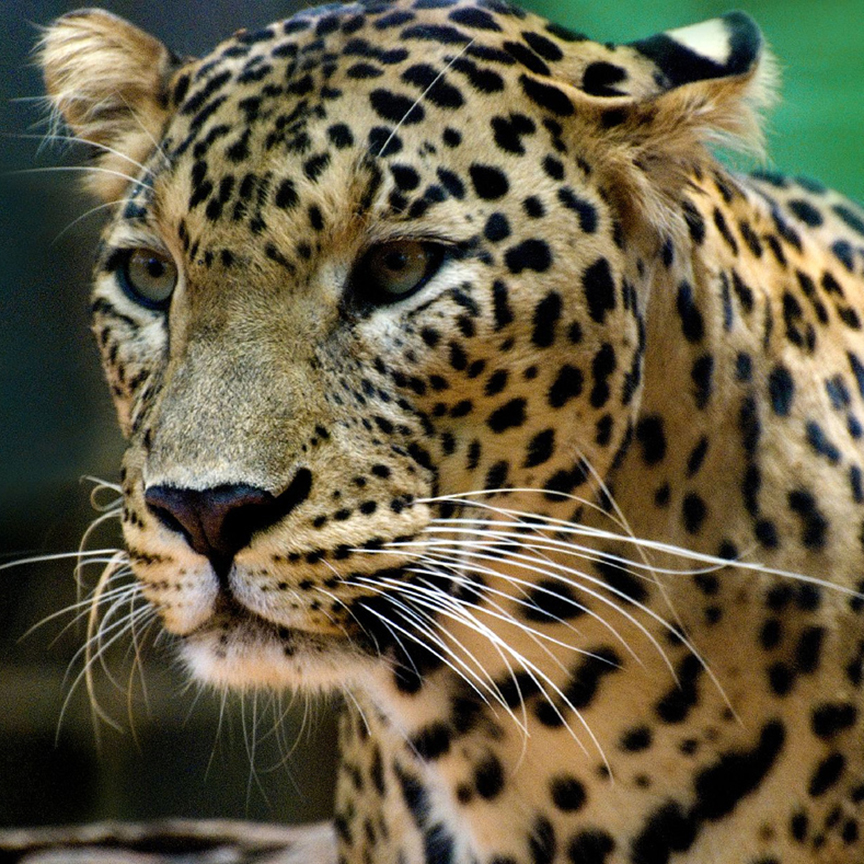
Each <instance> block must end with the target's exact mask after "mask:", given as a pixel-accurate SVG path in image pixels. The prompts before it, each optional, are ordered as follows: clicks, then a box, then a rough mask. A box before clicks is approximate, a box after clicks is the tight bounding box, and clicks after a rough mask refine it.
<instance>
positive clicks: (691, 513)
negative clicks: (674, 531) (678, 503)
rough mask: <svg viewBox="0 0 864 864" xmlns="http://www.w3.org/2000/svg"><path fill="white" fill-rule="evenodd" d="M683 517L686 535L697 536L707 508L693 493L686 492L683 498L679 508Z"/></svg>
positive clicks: (706, 513)
mask: <svg viewBox="0 0 864 864" xmlns="http://www.w3.org/2000/svg"><path fill="white" fill-rule="evenodd" d="M681 514H682V516H683V517H684V528H685V530H686V531H687V533H688V534H698V533H699V531H700V530H701V528H702V524H703V522H704V521H705V517H706V516H707V515H708V506H707V505H706V504H705V502H704V501H703V500H702V498H701V497H700V496H699V495H697V494H696V493H695V492H688V493H687V494H686V495H685V496H684V501H683V504H682V508H681Z"/></svg>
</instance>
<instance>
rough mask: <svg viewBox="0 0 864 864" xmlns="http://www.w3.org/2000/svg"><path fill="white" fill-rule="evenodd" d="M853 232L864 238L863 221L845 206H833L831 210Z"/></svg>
mask: <svg viewBox="0 0 864 864" xmlns="http://www.w3.org/2000/svg"><path fill="white" fill-rule="evenodd" d="M831 209H832V210H833V211H834V212H835V213H836V214H837V215H838V216H839V217H840V218H841V219H842V220H843V221H844V222H845V223H846V224H847V225H848V226H849V227H850V228H851V229H852V230H853V231H855V232H856V233H858V234H860V235H861V236H862V237H864V219H862V218H861V216H859V215H858V214H857V213H855V212H854V211H853V210H852V209H851V208H850V207H847V206H846V205H845V204H835V205H834V206H833V207H832V208H831Z"/></svg>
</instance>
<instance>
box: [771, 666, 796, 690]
mask: <svg viewBox="0 0 864 864" xmlns="http://www.w3.org/2000/svg"><path fill="white" fill-rule="evenodd" d="M794 684H795V673H794V672H792V670H791V669H790V668H789V667H788V666H787V665H786V664H785V663H773V664H772V665H771V666H769V667H768V686H769V687H770V688H771V691H772V692H773V693H776V694H777V695H778V696H786V695H788V694H789V693H790V692H791V690H792V686H793V685H794Z"/></svg>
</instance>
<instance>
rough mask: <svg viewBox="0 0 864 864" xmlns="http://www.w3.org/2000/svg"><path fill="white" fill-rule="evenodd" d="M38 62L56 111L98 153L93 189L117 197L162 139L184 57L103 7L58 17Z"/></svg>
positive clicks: (91, 179)
mask: <svg viewBox="0 0 864 864" xmlns="http://www.w3.org/2000/svg"><path fill="white" fill-rule="evenodd" d="M38 59H39V63H40V65H41V67H42V71H43V74H44V77H45V85H46V89H47V93H48V98H49V100H50V102H51V105H52V108H53V110H54V112H55V116H57V117H62V118H63V119H65V121H66V122H67V123H68V124H69V126H70V127H71V129H72V131H73V132H74V134H75V135H76V136H77V137H78V138H80V139H82V140H84V141H87V142H89V143H90V144H92V145H93V147H94V150H95V151H96V153H95V156H96V160H95V161H96V165H95V170H94V171H93V172H92V173H90V174H89V175H88V180H87V186H88V187H89V189H90V190H91V191H93V192H95V193H96V194H98V195H99V196H100V197H101V198H103V199H104V200H106V201H107V200H112V199H113V198H115V197H117V196H119V195H120V194H122V191H123V189H124V188H125V187H126V185H127V184H128V182H129V178H130V177H132V176H134V175H135V174H136V173H137V172H138V169H137V165H136V163H141V162H142V161H143V160H144V159H145V158H146V156H147V155H148V154H149V153H150V152H151V151H152V150H153V149H154V147H155V146H156V142H157V141H158V140H159V138H160V137H161V130H162V127H163V124H164V122H165V119H166V117H167V115H168V98H167V93H168V90H167V88H168V82H169V80H170V77H171V73H172V71H173V70H174V69H176V67H177V66H178V65H179V61H178V60H177V59H176V58H175V57H174V56H173V55H172V54H171V52H170V51H169V50H168V49H167V48H166V47H165V46H164V45H163V44H162V43H161V42H160V41H159V40H158V39H155V38H154V37H153V36H150V35H149V34H147V33H144V32H143V31H142V30H139V29H138V28H137V27H133V26H132V25H131V24H129V23H128V22H127V21H124V20H123V19H122V18H118V17H117V16H116V15H112V14H110V13H109V12H104V11H103V10H101V9H81V10H78V11H76V12H70V13H68V14H66V15H64V16H63V17H61V18H58V19H57V20H56V21H55V22H54V23H53V24H51V25H50V26H49V27H48V28H47V29H46V31H45V33H44V35H43V37H42V40H41V43H40V45H39V49H38Z"/></svg>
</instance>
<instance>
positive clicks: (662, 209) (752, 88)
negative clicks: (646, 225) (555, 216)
mask: <svg viewBox="0 0 864 864" xmlns="http://www.w3.org/2000/svg"><path fill="white" fill-rule="evenodd" d="M591 49H592V50H590V51H589V52H588V56H587V57H586V56H585V55H584V54H583V56H582V57H581V58H579V59H577V58H576V57H574V58H572V59H573V61H574V62H573V66H571V68H570V69H567V77H568V78H569V79H570V82H571V86H572V84H573V83H575V85H576V88H577V98H576V101H577V103H578V105H579V108H580V111H579V113H580V115H582V116H587V117H588V122H589V126H590V128H589V130H588V134H587V136H586V137H587V139H588V141H587V142H586V144H587V145H588V146H589V147H590V146H592V141H593V142H595V143H594V146H596V148H597V152H596V154H594V155H596V160H597V161H598V162H599V163H600V164H605V166H606V168H607V176H608V180H609V183H608V185H609V189H610V193H611V194H612V195H613V196H614V197H616V198H617V199H618V203H619V205H620V208H621V210H622V214H623V216H624V218H625V219H627V218H628V216H629V217H632V218H634V219H636V218H640V217H638V216H637V214H641V218H644V216H645V214H647V218H648V220H649V221H650V222H652V223H654V226H655V227H657V228H660V229H661V230H664V231H665V230H669V229H670V228H671V227H672V226H671V225H670V224H669V223H670V215H671V212H672V209H674V204H675V201H676V200H677V199H678V197H679V193H680V191H681V189H682V187H683V185H684V184H685V183H686V182H687V177H688V176H691V175H692V173H693V171H694V169H698V165H699V164H700V163H704V160H705V158H706V155H707V154H706V146H707V145H710V144H715V143H719V144H722V145H724V146H730V147H733V148H735V149H739V150H745V151H749V152H750V153H753V154H756V155H760V154H761V153H762V145H763V138H762V129H761V125H760V117H759V113H760V109H762V108H764V107H766V106H767V105H769V104H770V103H771V101H772V98H773V94H774V92H775V89H776V79H777V74H776V67H775V64H774V61H773V58H772V57H771V56H770V54H768V53H767V52H766V51H765V50H764V46H763V41H762V36H761V33H760V31H759V28H758V27H757V26H756V24H755V23H754V22H753V21H752V19H750V18H749V17H748V16H747V15H745V14H744V13H742V12H731V13H729V14H727V15H724V16H723V17H721V18H715V19H712V20H710V21H705V22H703V23H701V24H695V25H693V26H690V27H684V28H681V29H678V30H671V31H669V32H667V33H661V34H658V35H656V36H652V37H649V38H647V39H642V40H640V41H637V42H632V43H630V44H629V45H619V46H601V45H598V44H596V43H593V44H592V45H591ZM565 62H566V61H565ZM562 65H563V64H562Z"/></svg>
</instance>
